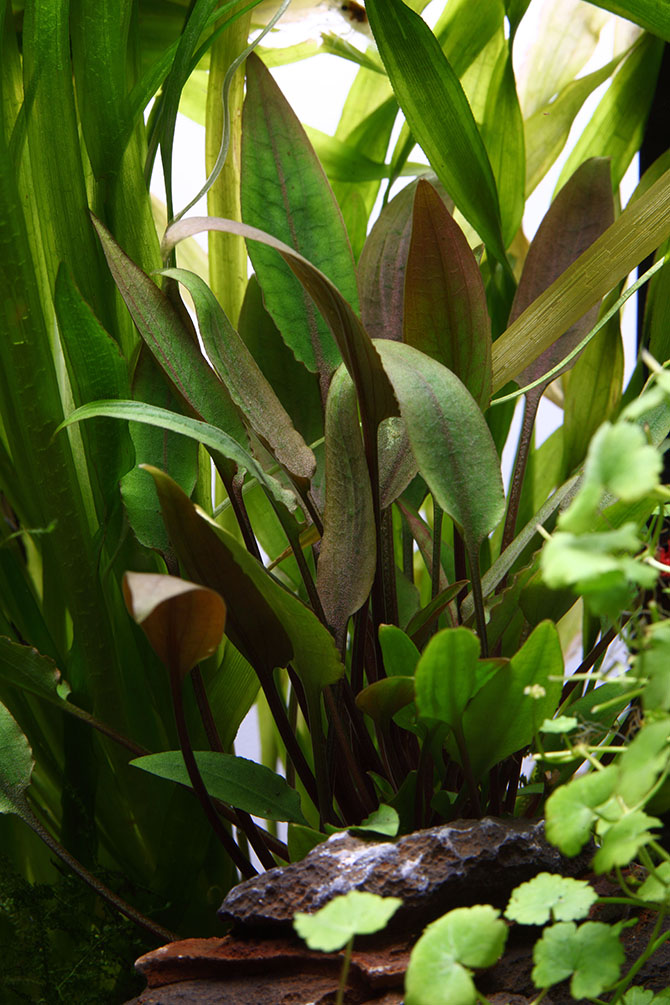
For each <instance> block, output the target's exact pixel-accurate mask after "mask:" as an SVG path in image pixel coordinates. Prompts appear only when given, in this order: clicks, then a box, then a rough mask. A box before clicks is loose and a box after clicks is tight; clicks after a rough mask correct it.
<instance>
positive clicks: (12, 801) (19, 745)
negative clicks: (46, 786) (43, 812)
mask: <svg viewBox="0 0 670 1005" xmlns="http://www.w3.org/2000/svg"><path fill="white" fill-rule="evenodd" d="M33 765H34V761H33V755H32V751H31V749H30V744H29V743H28V740H27V739H26V737H25V736H24V735H23V733H22V732H21V728H20V726H19V724H18V723H17V721H16V720H15V719H14V718H13V717H12V716H11V715H10V713H9V711H8V709H7V708H5V706H4V705H2V704H0V813H16V814H18V816H20V817H22V816H24V814H25V813H26V812H27V806H26V796H25V793H26V791H27V789H28V786H29V785H30V778H31V775H32V773H33Z"/></svg>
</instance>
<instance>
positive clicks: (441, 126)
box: [366, 0, 506, 263]
mask: <svg viewBox="0 0 670 1005" xmlns="http://www.w3.org/2000/svg"><path fill="white" fill-rule="evenodd" d="M366 9H367V12H368V16H369V19H370V27H371V28H372V32H373V34H374V37H375V40H376V42H377V45H378V47H379V53H380V55H381V57H382V60H383V62H384V65H385V67H386V72H387V73H388V75H389V79H390V81H391V84H392V86H393V90H394V91H395V94H396V97H397V98H398V103H399V105H400V107H401V108H402V110H403V112H404V114H405V117H406V119H407V122H408V123H409V126H410V128H411V130H412V132H413V133H414V136H415V137H416V140H417V142H418V143H419V144H420V145H421V147H422V148H423V150H424V151H425V153H426V156H427V157H428V160H429V161H430V164H431V166H432V167H433V169H434V170H435V172H436V174H437V176H438V178H439V179H440V181H441V182H442V184H443V185H444V187H445V188H446V190H447V192H448V193H449V195H450V196H451V197H452V199H453V200H454V202H455V203H456V205H457V206H458V208H459V209H460V211H461V212H462V213H463V215H464V216H465V218H466V219H467V220H468V221H469V222H470V223H471V224H472V225H473V227H474V228H475V229H476V230H477V231H478V232H479V234H480V236H481V238H482V240H483V241H484V242H485V244H486V245H487V246H488V247H489V248H490V250H491V252H492V253H493V255H494V256H495V257H496V258H497V259H498V260H499V261H500V262H503V263H504V262H506V258H505V247H504V240H503V237H502V232H501V220H500V207H499V204H498V193H497V191H496V184H495V179H494V177H493V172H492V170H491V164H490V162H489V159H488V155H487V153H486V148H485V146H484V142H483V140H482V137H481V136H480V134H479V130H478V129H477V125H476V123H475V120H474V118H473V115H472V112H471V110H470V106H469V104H468V100H467V98H466V96H465V93H464V91H463V88H462V87H461V84H460V82H459V80H458V77H457V76H456V74H455V73H454V71H453V70H452V68H451V66H450V64H449V63H448V61H447V59H446V57H445V56H444V53H443V52H442V49H441V48H440V45H439V42H438V41H437V39H436V38H435V36H434V35H433V33H432V32H431V30H430V28H429V27H428V25H427V24H426V23H425V21H423V20H422V19H421V18H420V17H419V15H418V14H415V13H414V12H413V11H411V10H410V9H409V8H408V7H407V6H406V5H405V4H404V3H403V2H402V0H369V2H368V4H367V7H366Z"/></svg>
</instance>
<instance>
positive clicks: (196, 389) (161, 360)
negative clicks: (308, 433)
mask: <svg viewBox="0 0 670 1005" xmlns="http://www.w3.org/2000/svg"><path fill="white" fill-rule="evenodd" d="M93 224H94V226H95V229H96V230H97V232H98V236H99V238H100V241H101V243H102V247H103V250H104V252H105V257H106V258H107V263H108V265H109V268H110V270H111V272H112V275H113V276H114V281H115V283H116V285H117V286H118V288H119V292H120V294H121V296H122V297H123V299H124V300H125V302H126V306H127V307H128V310H129V311H130V313H131V315H132V317H133V321H134V322H135V324H136V325H137V328H138V330H139V333H140V335H141V336H142V338H143V339H144V341H145V343H146V344H147V346H148V348H149V350H150V351H151V353H152V354H153V356H154V357H155V359H156V362H157V363H158V365H159V366H160V367H161V369H162V370H163V372H164V373H165V375H166V377H167V379H168V380H169V381H170V383H171V384H172V385H173V386H174V387H175V388H176V390H177V392H178V393H179V395H180V396H181V397H182V398H183V400H184V401H185V402H186V404H187V405H188V407H189V408H190V409H191V410H192V411H193V414H194V415H196V416H197V417H198V418H201V419H204V421H205V422H210V423H212V425H214V426H218V428H219V429H222V430H224V431H225V432H226V433H228V434H229V435H230V436H232V437H233V438H234V439H235V440H237V441H238V442H239V443H246V442H247V435H246V430H245V428H244V425H243V423H242V420H241V418H240V416H239V413H238V411H237V408H236V407H235V405H234V404H233V402H232V401H231V400H230V397H229V395H228V392H227V391H226V389H225V387H224V385H223V384H222V383H221V381H220V380H219V379H218V377H217V376H216V374H215V373H214V371H213V370H212V368H211V367H210V366H209V364H208V363H207V360H206V359H205V357H204V356H203V355H202V353H201V352H200V349H199V347H198V344H197V342H196V341H195V340H194V338H193V337H192V336H191V333H190V332H189V331H187V329H186V327H185V326H184V323H183V322H182V320H181V318H180V317H179V315H178V314H177V311H176V310H175V308H174V307H173V305H172V304H171V303H170V301H169V300H168V298H167V297H166V296H165V294H164V293H163V292H162V291H161V290H159V288H158V287H157V286H156V284H155V283H154V281H153V279H150V278H149V276H147V275H146V273H144V272H142V270H141V269H140V268H138V267H137V265H135V263H134V262H132V261H131V259H130V258H128V256H127V255H126V254H125V253H124V252H123V251H122V250H121V248H120V247H119V246H118V244H117V243H116V242H115V240H114V238H113V237H112V235H111V234H110V233H109V231H108V230H106V228H105V227H103V225H102V224H101V223H100V222H99V221H98V220H96V219H94V220H93Z"/></svg>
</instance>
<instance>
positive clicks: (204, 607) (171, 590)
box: [123, 572, 226, 678]
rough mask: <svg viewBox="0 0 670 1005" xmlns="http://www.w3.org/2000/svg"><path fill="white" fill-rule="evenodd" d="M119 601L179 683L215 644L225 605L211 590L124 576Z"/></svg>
mask: <svg viewBox="0 0 670 1005" xmlns="http://www.w3.org/2000/svg"><path fill="white" fill-rule="evenodd" d="M123 596H124V599H125V601H126V607H127V608H128V611H129V613H130V615H131V617H132V618H133V619H134V620H135V622H136V623H137V624H138V625H139V626H140V627H141V628H142V630H143V631H144V633H145V635H146V636H147V638H148V639H149V642H150V643H151V645H152V646H153V648H154V650H155V651H156V653H157V654H158V656H159V658H160V660H161V662H162V663H164V664H165V666H166V667H168V668H169V669H172V668H174V669H175V670H176V672H177V673H178V675H179V676H180V677H181V678H184V677H185V676H186V675H187V674H188V672H189V671H190V670H192V669H193V667H194V666H195V665H196V663H199V662H200V660H204V659H206V658H207V657H208V656H211V654H212V653H213V652H214V650H215V649H216V648H217V646H218V645H219V643H220V642H221V638H222V637H223V630H224V628H225V624H226V605H225V603H224V601H223V599H222V597H221V596H220V595H219V594H218V593H216V592H215V591H214V590H210V589H208V588H207V587H205V586H199V585H198V584H196V583H188V582H186V580H183V579H178V578H177V577H176V576H162V575H158V574H156V573H153V572H127V573H126V574H125V576H124V577H123Z"/></svg>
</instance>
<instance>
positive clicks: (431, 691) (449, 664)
mask: <svg viewBox="0 0 670 1005" xmlns="http://www.w3.org/2000/svg"><path fill="white" fill-rule="evenodd" d="M479 656H480V645H479V640H478V639H477V636H476V635H474V634H473V632H471V631H469V630H468V629H467V628H444V629H442V631H441V632H438V633H437V635H435V636H433V638H432V639H431V640H430V642H429V643H428V645H427V646H426V649H425V650H424V653H423V655H422V657H421V659H420V660H419V663H418V666H417V668H416V673H415V675H414V683H415V688H416V704H417V708H418V710H419V714H420V715H421V716H422V718H424V719H439V720H440V722H445V723H446V724H447V725H448V726H451V728H452V729H453V730H459V732H460V730H461V722H462V718H463V713H464V711H465V709H466V707H467V705H468V703H469V702H470V701H471V700H472V699H473V698H474V696H475V695H476V694H477V692H478V691H480V690H481V688H483V687H484V685H485V684H486V682H487V681H488V680H490V678H491V677H492V676H494V675H495V674H498V673H501V672H502V670H501V661H500V660H481V659H480V658H479Z"/></svg>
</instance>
